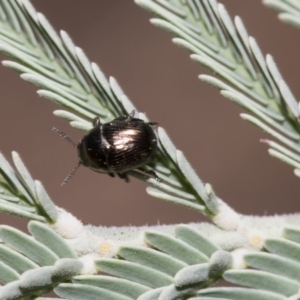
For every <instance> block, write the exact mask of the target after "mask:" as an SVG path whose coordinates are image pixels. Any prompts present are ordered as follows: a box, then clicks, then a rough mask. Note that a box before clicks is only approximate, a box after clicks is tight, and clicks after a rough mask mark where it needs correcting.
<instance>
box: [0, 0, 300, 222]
mask: <svg viewBox="0 0 300 300" xmlns="http://www.w3.org/2000/svg"><path fill="white" fill-rule="evenodd" d="M32 2H33V4H34V5H35V7H36V8H37V10H38V11H40V12H42V13H43V14H45V15H46V17H47V18H48V19H49V20H50V22H51V23H52V25H53V26H54V27H55V28H56V29H57V30H59V29H64V30H66V31H67V32H68V33H69V34H70V35H71V37H72V38H73V40H74V42H75V44H76V45H77V46H79V47H81V48H83V49H84V51H85V53H86V54H87V55H88V57H89V58H90V60H91V61H95V62H97V63H98V64H99V66H100V67H101V68H102V69H103V70H104V72H105V73H106V75H112V76H114V77H115V78H116V79H117V80H118V81H119V83H120V85H121V86H122V88H123V89H124V91H125V92H126V93H127V95H128V96H129V98H130V99H131V100H132V101H133V102H134V104H135V105H136V106H137V107H138V109H139V110H140V111H142V112H146V113H147V115H148V117H149V118H150V120H152V121H157V122H159V124H160V125H161V126H163V127H164V128H165V129H166V130H167V132H168V133H169V135H170V137H171V138H172V140H173V142H174V143H175V145H176V146H177V148H178V149H180V150H182V151H183V152H184V153H185V155H186V157H187V158H188V160H189V162H190V163H191V165H192V166H193V167H194V169H195V170H196V172H197V173H198V175H199V176H200V178H201V179H202V180H203V181H204V182H209V183H211V184H212V185H213V187H214V189H215V191H216V193H217V195H218V196H219V197H221V198H222V199H224V200H225V201H226V202H228V203H229V205H231V206H232V207H233V208H234V209H236V210H237V211H239V212H240V213H243V214H251V215H253V214H255V215H256V214H257V215H272V214H283V213H293V212H296V211H298V210H299V195H298V194H299V192H300V179H297V177H295V176H294V175H293V170H292V168H291V167H289V166H287V165H286V164H284V163H282V162H280V161H278V160H276V159H274V158H272V157H270V156H269V155H268V153H267V147H266V146H265V145H263V144H261V143H260V142H259V139H260V138H263V137H267V135H266V134H264V133H263V132H262V131H260V130H259V129H257V128H255V127H254V126H252V125H250V124H248V123H246V122H244V121H242V120H241V119H240V117H239V113H241V112H242V110H241V109H240V108H239V107H237V106H235V105H233V104H232V103H230V102H229V101H228V100H226V99H225V98H223V97H222V96H221V95H220V94H219V92H218V91H217V90H216V89H214V88H212V87H211V86H208V85H207V84H205V83H202V82H201V81H200V80H199V79H198V75H199V74H203V73H204V74H207V73H208V74H209V71H207V70H206V69H204V68H203V67H201V66H200V65H199V64H197V63H195V62H193V61H191V60H190V58H189V54H188V52H187V51H185V50H183V49H180V48H178V47H177V46H175V45H173V44H172V42H171V36H170V35H169V34H168V33H166V32H164V31H162V30H161V29H158V28H156V27H154V26H153V25H151V24H150V23H149V18H150V17H152V16H151V15H150V14H149V13H147V12H145V11H144V10H142V9H141V8H139V7H138V6H136V5H135V3H134V2H133V1H132V0H126V1H124V0H122V1H121V0H89V1H86V2H84V1H61V0H51V1H49V0H32ZM223 3H224V4H225V5H226V7H227V9H228V10H229V12H230V14H231V16H234V15H239V16H241V17H242V19H243V21H244V23H245V25H246V27H247V29H248V32H249V34H250V35H252V36H253V37H255V38H256V39H257V41H258V43H259V45H260V47H261V49H262V50H263V52H264V53H265V54H266V53H270V54H272V55H273V56H274V58H275V61H276V62H277V64H278V66H279V68H280V70H281V71H282V74H283V76H284V78H285V79H286V81H287V82H288V84H289V85H290V87H291V89H292V91H293V92H294V94H295V96H296V97H297V96H298V95H299V94H300V85H299V83H298V81H299V75H298V74H299V70H298V68H299V67H298V65H299V53H300V38H299V37H300V31H297V30H296V29H294V28H292V27H290V26H288V25H285V24H283V23H281V22H280V21H279V20H277V15H276V13H275V12H274V11H271V10H270V9H268V8H266V7H265V6H263V5H262V3H261V1H259V0H256V1H246V0H242V1H241V0H223ZM3 58H4V57H2V56H1V59H3ZM5 59H6V58H5ZM0 86H1V97H2V98H1V101H0V120H1V121H0V122H1V126H0V137H1V147H0V149H1V151H2V152H3V153H4V155H5V156H6V157H7V158H9V159H10V161H11V154H10V153H11V151H12V150H16V151H18V152H19V153H20V155H21V157H22V158H23V160H24V162H25V163H26V165H27V167H28V168H29V170H30V171H31V174H32V175H33V177H34V178H36V179H39V180H41V181H42V182H43V183H44V185H45V187H46V189H47V191H48V193H49V194H50V196H51V197H52V199H53V200H54V202H55V203H56V205H58V206H60V207H64V208H65V209H67V210H68V211H70V212H72V213H73V214H75V215H76V216H77V217H78V218H80V219H82V220H83V221H84V222H87V223H91V224H94V225H104V226H113V225H115V226H122V225H129V224H131V225H144V224H149V225H152V224H157V223H161V224H172V223H186V222H197V221H203V220H205V218H203V217H202V216H201V215H199V214H198V213H195V212H193V211H190V210H187V209H186V208H183V207H179V206H174V205H172V204H169V203H165V202H163V201H161V200H158V199H154V198H151V197H150V196H148V195H147V194H146V192H145V188H146V185H145V184H144V183H143V182H140V181H137V180H135V179H132V180H131V182H130V183H129V184H126V183H125V182H124V181H123V180H120V179H118V178H114V179H113V178H110V177H109V176H107V175H101V174H97V173H94V172H92V171H90V170H88V169H86V168H80V169H79V170H78V172H77V174H76V175H75V176H74V178H73V180H72V181H71V182H70V183H69V184H68V185H66V186H64V187H61V186H60V184H61V182H62V181H63V179H64V178H65V177H66V175H67V174H68V173H69V172H70V170H71V169H72V168H73V166H74V164H75V163H76V161H77V154H76V151H75V150H74V149H73V148H72V147H70V146H69V145H68V144H67V143H66V142H65V141H63V140H62V139H61V138H60V137H59V136H58V135H56V134H55V133H53V132H52V131H51V129H52V127H54V126H55V127H58V128H60V129H61V130H63V131H65V132H66V133H68V134H69V136H70V137H71V138H72V139H73V140H74V141H79V139H80V138H81V136H82V133H81V132H79V131H77V130H75V129H73V128H71V127H70V126H69V125H68V123H67V122H66V121H64V120H61V119H59V118H57V117H55V116H54V115H53V114H52V112H53V111H54V110H55V109H59V107H58V106H56V105H54V104H53V103H50V102H49V101H48V100H46V99H43V98H39V97H38V96H37V94H36V87H34V86H31V85H30V84H29V83H26V82H24V81H22V80H21V79H20V78H19V75H18V74H17V73H15V72H13V71H11V70H9V69H6V68H4V67H1V68H0ZM0 219H1V224H10V225H14V226H17V227H19V228H24V226H25V224H26V223H27V221H25V220H21V219H19V218H15V217H11V216H6V215H3V214H1V217H0Z"/></svg>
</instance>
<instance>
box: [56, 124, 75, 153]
mask: <svg viewBox="0 0 300 300" xmlns="http://www.w3.org/2000/svg"><path fill="white" fill-rule="evenodd" d="M52 131H54V132H56V133H58V134H59V135H60V136H61V137H62V138H63V139H64V140H66V141H67V142H69V143H70V144H71V145H72V146H73V147H74V148H77V145H76V144H75V143H74V142H73V141H72V140H71V139H70V138H69V136H68V135H67V134H65V133H64V132H63V131H61V130H59V129H57V128H55V127H53V128H52Z"/></svg>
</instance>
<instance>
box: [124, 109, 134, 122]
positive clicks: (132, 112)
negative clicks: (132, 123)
mask: <svg viewBox="0 0 300 300" xmlns="http://www.w3.org/2000/svg"><path fill="white" fill-rule="evenodd" d="M134 115H135V109H133V110H132V111H131V112H130V114H128V116H127V118H126V121H129V120H130V119H132V118H134Z"/></svg>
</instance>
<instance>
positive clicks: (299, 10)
mask: <svg viewBox="0 0 300 300" xmlns="http://www.w3.org/2000/svg"><path fill="white" fill-rule="evenodd" d="M263 3H264V4H265V5H266V6H268V7H270V8H272V9H274V10H276V11H278V12H279V15H278V18H279V19H280V20H281V21H283V22H285V23H287V24H290V25H292V26H294V27H296V28H300V4H299V2H298V1H295V0H263Z"/></svg>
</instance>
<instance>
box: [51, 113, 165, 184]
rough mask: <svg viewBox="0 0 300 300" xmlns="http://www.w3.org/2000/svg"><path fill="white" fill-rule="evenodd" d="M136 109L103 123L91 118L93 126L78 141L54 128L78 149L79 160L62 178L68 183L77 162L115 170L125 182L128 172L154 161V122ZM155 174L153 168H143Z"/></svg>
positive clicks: (110, 171) (112, 172)
mask: <svg viewBox="0 0 300 300" xmlns="http://www.w3.org/2000/svg"><path fill="white" fill-rule="evenodd" d="M134 115H135V111H134V110H133V111H132V112H131V113H130V114H128V115H126V116H122V117H118V118H115V119H114V120H112V121H110V122H108V123H104V124H102V123H101V121H100V118H99V117H96V118H94V120H93V128H92V129H90V130H89V131H87V132H86V134H85V135H84V136H83V137H82V139H81V140H80V141H79V143H78V144H75V143H74V142H73V141H72V140H71V139H70V138H69V137H68V136H67V135H66V134H65V133H64V132H62V131H60V130H58V129H56V128H53V131H55V132H57V133H58V134H59V135H60V136H62V137H63V138H64V139H65V140H67V141H68V142H70V143H71V144H72V145H73V146H74V147H75V148H76V149H77V153H78V159H79V160H78V162H77V164H76V166H75V167H74V169H73V170H72V171H71V172H70V174H69V175H68V176H67V177H66V179H65V180H64V181H63V183H62V185H64V184H67V183H68V182H69V181H70V180H71V178H72V177H73V175H74V173H75V171H76V170H77V168H78V167H79V166H80V165H83V166H85V167H88V168H89V169H91V170H93V171H95V172H98V173H106V174H108V175H110V176H111V177H114V176H115V174H117V175H118V176H119V177H120V178H122V179H124V180H125V181H126V182H128V181H129V179H128V175H127V172H128V171H131V170H135V169H137V168H140V167H143V166H145V165H147V164H148V163H150V162H151V161H153V159H154V157H155V154H156V152H157V137H156V134H155V132H154V130H153V127H154V126H156V125H157V123H156V122H145V121H144V120H142V119H138V118H135V117H134ZM144 172H145V173H148V174H151V175H154V177H155V178H156V180H158V181H159V180H160V179H159V178H158V177H157V176H156V174H155V173H154V172H149V171H144Z"/></svg>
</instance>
